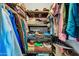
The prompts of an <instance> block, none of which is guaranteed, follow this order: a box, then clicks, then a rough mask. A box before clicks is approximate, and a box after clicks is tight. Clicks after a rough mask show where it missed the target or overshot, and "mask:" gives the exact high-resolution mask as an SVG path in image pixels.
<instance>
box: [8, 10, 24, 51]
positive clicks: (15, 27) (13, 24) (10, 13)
mask: <svg viewBox="0 0 79 59" xmlns="http://www.w3.org/2000/svg"><path fill="white" fill-rule="evenodd" d="M7 11H8V13H9V17H10V20H11V23H12V26H13V29H14V32H15V35H16V37H17V40H18V43H19V46H20V48H21V51H22V50H23V46H22V42H21V39H20V36H19V33H18V31H17V26H16V23H15V17H14V14H13V13H12V11H11V10H9V9H8V10H7Z"/></svg>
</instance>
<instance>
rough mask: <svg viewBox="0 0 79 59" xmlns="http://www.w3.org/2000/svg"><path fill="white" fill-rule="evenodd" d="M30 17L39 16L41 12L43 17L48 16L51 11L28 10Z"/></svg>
mask: <svg viewBox="0 0 79 59" xmlns="http://www.w3.org/2000/svg"><path fill="white" fill-rule="evenodd" d="M26 13H27V15H28V16H29V17H39V15H40V14H41V18H46V17H47V15H48V13H49V11H26Z"/></svg>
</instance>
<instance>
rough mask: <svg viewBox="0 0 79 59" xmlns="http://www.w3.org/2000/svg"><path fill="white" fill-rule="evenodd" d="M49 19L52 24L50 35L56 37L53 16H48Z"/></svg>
mask: <svg viewBox="0 0 79 59" xmlns="http://www.w3.org/2000/svg"><path fill="white" fill-rule="evenodd" d="M48 19H49V22H50V35H54V24H53V16H52V15H48Z"/></svg>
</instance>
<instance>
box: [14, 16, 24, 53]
mask: <svg viewBox="0 0 79 59" xmlns="http://www.w3.org/2000/svg"><path fill="white" fill-rule="evenodd" d="M15 19H16V20H15V23H16V26H17V30H18V33H19V35H20V38H21V42H22V46H23V51H22V52H23V53H25V48H24V35H23V29H22V24H21V18H20V17H19V15H15Z"/></svg>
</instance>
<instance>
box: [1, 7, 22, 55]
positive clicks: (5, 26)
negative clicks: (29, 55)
mask: <svg viewBox="0 0 79 59" xmlns="http://www.w3.org/2000/svg"><path fill="white" fill-rule="evenodd" d="M0 10H1V11H0V56H21V55H22V53H21V50H20V47H19V44H18V41H17V38H16V35H15V33H14V30H13V27H12V24H11V21H10V18H9V15H8V12H7V10H6V9H4V8H0Z"/></svg>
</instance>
